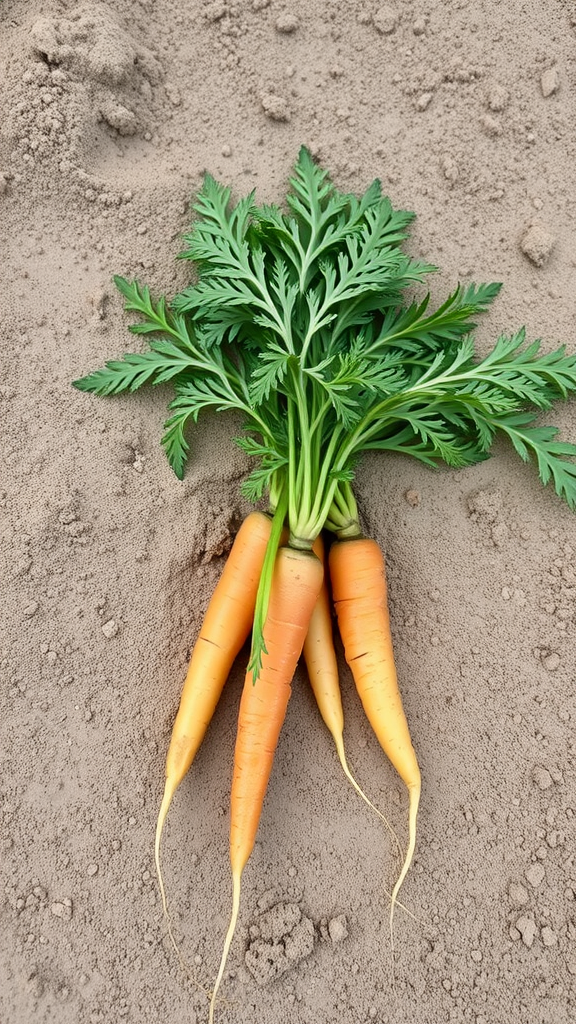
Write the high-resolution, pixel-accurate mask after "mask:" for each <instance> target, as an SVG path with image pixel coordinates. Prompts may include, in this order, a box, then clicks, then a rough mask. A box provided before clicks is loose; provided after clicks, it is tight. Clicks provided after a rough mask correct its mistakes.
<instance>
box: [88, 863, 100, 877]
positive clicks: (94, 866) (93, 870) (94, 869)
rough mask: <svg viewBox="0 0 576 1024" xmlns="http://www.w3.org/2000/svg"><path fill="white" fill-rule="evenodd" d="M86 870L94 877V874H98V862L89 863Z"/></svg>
mask: <svg viewBox="0 0 576 1024" xmlns="http://www.w3.org/2000/svg"><path fill="white" fill-rule="evenodd" d="M86 870H87V873H88V874H89V875H90V877H91V878H92V877H93V876H94V875H97V874H98V865H97V864H89V865H88V867H87V869H86Z"/></svg>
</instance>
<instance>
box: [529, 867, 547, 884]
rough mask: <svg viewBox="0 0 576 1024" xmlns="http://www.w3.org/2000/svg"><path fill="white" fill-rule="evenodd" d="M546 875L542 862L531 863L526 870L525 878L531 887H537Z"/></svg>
mask: <svg viewBox="0 0 576 1024" xmlns="http://www.w3.org/2000/svg"><path fill="white" fill-rule="evenodd" d="M545 877H546V872H545V870H544V868H543V866H542V864H531V865H530V867H529V868H528V870H527V872H526V879H527V881H528V882H529V883H530V885H531V886H532V888H533V889H539V888H540V886H541V885H542V882H543V881H544V879H545Z"/></svg>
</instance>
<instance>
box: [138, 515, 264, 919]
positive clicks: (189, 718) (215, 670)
mask: <svg viewBox="0 0 576 1024" xmlns="http://www.w3.org/2000/svg"><path fill="white" fill-rule="evenodd" d="M271 529H272V520H271V519H270V518H269V517H268V516H267V515H265V514H264V513H263V512H251V513H250V514H249V515H248V516H247V517H246V519H245V520H244V522H243V523H242V525H241V527H240V529H239V531H238V534H237V535H236V538H235V540H234V543H233V545H232V548H231V550H230V553H229V555H228V558H227V560H226V564H225V566H224V571H223V573H222V576H221V577H220V580H219V581H218V583H217V585H216V589H215V590H214V593H213V595H212V598H211V600H210V603H209V605H208V609H207V611H206V615H205V617H204V621H203V623H202V626H201V629H200V635H199V637H198V639H197V641H196V644H195V646H194V650H193V651H192V657H191V659H190V665H189V667H188V674H187V676H186V680H185V682H184V688H183V690H182V697H181V699H180V707H179V709H178V713H177V715H176V719H175V721H174V727H173V729H172V737H171V739H170V746H169V748H168V755H167V758H166V784H165V788H164V795H163V798H162V803H161V806H160V812H159V814H158V822H157V825H156V842H155V860H156V870H157V873H158V881H159V884H160V892H161V895H162V906H163V908H164V914H165V915H167V906H166V894H165V891H164V883H163V881H162V873H161V870H160V839H161V836H162V829H163V827H164V822H165V820H166V815H167V813H168V809H169V807H170V804H171V802H172V798H173V796H174V793H175V792H176V790H177V788H178V786H179V785H180V783H181V782H182V779H183V778H184V776H185V775H186V772H187V771H188V769H189V767H190V765H191V764H192V761H193V760H194V758H195V756H196V754H197V752H198V749H199V747H200V744H201V743H202V740H203V739H204V735H205V733H206V730H207V728H208V725H209V723H210V720H211V718H212V716H213V714H214V711H215V709H216V705H217V703H218V700H219V699H220V695H221V693H222V690H223V688H224V684H225V682H226V679H227V678H228V674H229V672H230V669H231V667H232V664H233V662H234V659H235V657H236V656H237V654H238V653H239V652H240V650H241V648H242V646H243V645H244V643H245V642H246V640H247V638H248V635H249V633H250V629H251V628H252V618H253V615H254V606H255V603H256V593H257V590H258V583H259V581H260V573H261V570H262V565H263V562H264V555H265V552H266V545H267V544H268V540H269V537H270V533H271Z"/></svg>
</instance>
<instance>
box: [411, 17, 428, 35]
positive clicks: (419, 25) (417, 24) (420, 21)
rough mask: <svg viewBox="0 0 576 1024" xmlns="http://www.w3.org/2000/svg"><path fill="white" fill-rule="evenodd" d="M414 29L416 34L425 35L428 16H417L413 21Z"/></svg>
mask: <svg viewBox="0 0 576 1024" xmlns="http://www.w3.org/2000/svg"><path fill="white" fill-rule="evenodd" d="M412 31H413V33H414V35H415V36H423V35H424V33H425V31H426V18H422V17H420V18H416V20H415V21H414V22H413V23H412Z"/></svg>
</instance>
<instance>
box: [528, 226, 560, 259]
mask: <svg viewBox="0 0 576 1024" xmlns="http://www.w3.org/2000/svg"><path fill="white" fill-rule="evenodd" d="M555 241H556V239H555V238H554V235H553V234H552V233H551V231H549V229H548V228H547V227H546V225H545V224H543V223H542V222H541V221H538V220H534V221H532V223H531V224H529V226H528V228H527V229H526V231H525V232H524V234H523V235H522V238H521V240H520V248H521V250H522V252H523V253H524V255H525V256H527V257H528V259H529V260H530V261H531V262H532V263H533V264H534V265H535V266H536V267H543V266H544V264H545V263H546V261H547V260H548V258H549V256H550V253H551V252H552V249H553V248H554V243H555Z"/></svg>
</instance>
